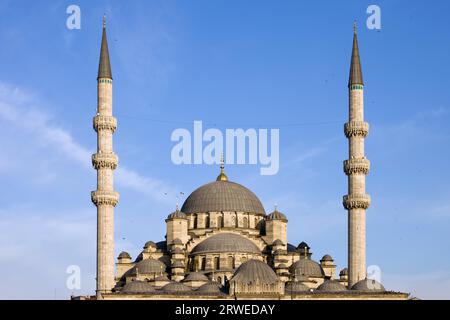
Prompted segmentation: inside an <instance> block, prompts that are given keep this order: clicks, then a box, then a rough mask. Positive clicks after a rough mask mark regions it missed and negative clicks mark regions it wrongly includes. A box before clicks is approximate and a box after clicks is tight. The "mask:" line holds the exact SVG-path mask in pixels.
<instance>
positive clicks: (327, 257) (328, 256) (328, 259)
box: [320, 254, 333, 261]
mask: <svg viewBox="0 0 450 320" xmlns="http://www.w3.org/2000/svg"><path fill="white" fill-rule="evenodd" d="M320 261H333V258H332V257H331V256H330V255H329V254H326V255H324V256H323V257H322V259H320Z"/></svg>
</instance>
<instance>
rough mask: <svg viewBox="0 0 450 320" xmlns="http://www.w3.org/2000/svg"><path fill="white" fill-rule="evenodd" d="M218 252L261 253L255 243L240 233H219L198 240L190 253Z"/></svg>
mask: <svg viewBox="0 0 450 320" xmlns="http://www.w3.org/2000/svg"><path fill="white" fill-rule="evenodd" d="M220 252H233V253H235V252H244V253H258V254H260V253H261V251H260V250H259V249H258V247H257V246H256V244H254V243H253V242H252V241H250V240H248V239H247V238H245V237H243V236H241V235H238V234H234V233H219V234H217V235H214V236H211V237H209V238H207V239H206V240H203V241H202V242H200V243H199V244H198V245H196V246H195V247H194V249H192V251H191V254H198V253H220Z"/></svg>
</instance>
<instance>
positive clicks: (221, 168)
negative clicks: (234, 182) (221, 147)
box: [217, 152, 228, 181]
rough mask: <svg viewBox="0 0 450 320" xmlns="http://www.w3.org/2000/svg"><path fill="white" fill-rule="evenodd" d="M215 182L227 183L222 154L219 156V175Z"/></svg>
mask: <svg viewBox="0 0 450 320" xmlns="http://www.w3.org/2000/svg"><path fill="white" fill-rule="evenodd" d="M217 181H228V177H227V175H226V174H225V160H224V159H223V152H222V153H221V154H220V174H219V176H218V177H217Z"/></svg>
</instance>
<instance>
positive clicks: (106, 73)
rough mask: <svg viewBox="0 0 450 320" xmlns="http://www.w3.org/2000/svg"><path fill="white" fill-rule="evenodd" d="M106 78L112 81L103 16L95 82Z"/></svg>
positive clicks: (104, 17)
mask: <svg viewBox="0 0 450 320" xmlns="http://www.w3.org/2000/svg"><path fill="white" fill-rule="evenodd" d="M100 78H107V79H111V80H112V73H111V63H110V61H109V50H108V39H107V36H106V16H105V15H104V16H103V31H102V44H101V46H100V63H99V66H98V76H97V80H98V79H100Z"/></svg>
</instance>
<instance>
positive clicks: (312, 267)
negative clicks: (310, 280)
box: [289, 259, 325, 278]
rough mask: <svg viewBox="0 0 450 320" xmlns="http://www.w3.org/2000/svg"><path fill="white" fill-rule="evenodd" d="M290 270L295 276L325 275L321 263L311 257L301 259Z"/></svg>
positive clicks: (319, 276) (320, 276)
mask: <svg viewBox="0 0 450 320" xmlns="http://www.w3.org/2000/svg"><path fill="white" fill-rule="evenodd" d="M289 270H290V272H291V273H292V274H293V275H295V276H307V277H318V278H322V277H323V276H324V275H325V273H324V272H323V269H322V267H321V266H320V264H318V263H317V262H315V261H313V260H311V259H300V260H298V261H297V262H295V263H294V264H293V265H292V266H291V267H290V269H289Z"/></svg>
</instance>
